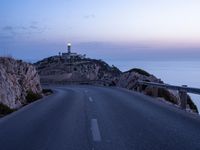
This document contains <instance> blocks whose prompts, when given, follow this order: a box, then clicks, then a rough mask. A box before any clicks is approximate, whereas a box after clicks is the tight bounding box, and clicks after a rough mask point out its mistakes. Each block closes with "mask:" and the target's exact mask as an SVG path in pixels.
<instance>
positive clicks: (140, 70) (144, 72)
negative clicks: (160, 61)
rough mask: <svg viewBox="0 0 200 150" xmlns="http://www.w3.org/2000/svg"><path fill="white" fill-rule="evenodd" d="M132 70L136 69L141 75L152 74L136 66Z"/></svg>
mask: <svg viewBox="0 0 200 150" xmlns="http://www.w3.org/2000/svg"><path fill="white" fill-rule="evenodd" d="M130 71H134V72H137V73H139V74H141V75H144V76H148V77H149V76H150V74H149V73H148V72H146V71H144V70H142V69H139V68H134V69H131V70H130Z"/></svg>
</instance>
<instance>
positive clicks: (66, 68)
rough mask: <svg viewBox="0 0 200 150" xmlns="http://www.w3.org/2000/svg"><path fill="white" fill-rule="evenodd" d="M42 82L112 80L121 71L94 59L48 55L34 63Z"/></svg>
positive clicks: (111, 81) (108, 81)
mask: <svg viewBox="0 0 200 150" xmlns="http://www.w3.org/2000/svg"><path fill="white" fill-rule="evenodd" d="M35 66H36V68H37V70H38V73H39V75H40V78H41V82H42V83H82V82H89V83H91V82H99V81H106V82H107V83H108V84H112V83H113V80H115V79H116V78H118V77H119V76H120V75H121V71H120V70H119V69H117V68H116V67H114V66H109V65H108V64H107V63H105V62H103V61H101V60H95V59H86V58H85V59H63V58H62V57H59V56H54V57H49V58H46V59H44V60H42V61H39V62H37V63H35Z"/></svg>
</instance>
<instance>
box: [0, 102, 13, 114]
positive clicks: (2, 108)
mask: <svg viewBox="0 0 200 150" xmlns="http://www.w3.org/2000/svg"><path fill="white" fill-rule="evenodd" d="M14 111H15V110H14V109H10V108H9V107H8V106H6V105H4V104H2V103H0V115H7V114H10V113H12V112H14Z"/></svg>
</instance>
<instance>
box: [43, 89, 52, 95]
mask: <svg viewBox="0 0 200 150" xmlns="http://www.w3.org/2000/svg"><path fill="white" fill-rule="evenodd" d="M42 93H43V94H44V95H51V94H52V93H53V91H52V90H51V89H43V90H42Z"/></svg>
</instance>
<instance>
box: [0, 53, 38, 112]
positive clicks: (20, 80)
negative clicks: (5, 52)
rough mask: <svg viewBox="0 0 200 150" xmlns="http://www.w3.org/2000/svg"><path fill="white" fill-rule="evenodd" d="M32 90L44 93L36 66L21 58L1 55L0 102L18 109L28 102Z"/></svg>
mask: <svg viewBox="0 0 200 150" xmlns="http://www.w3.org/2000/svg"><path fill="white" fill-rule="evenodd" d="M30 92H32V93H34V94H37V95H41V94H42V88H41V85H40V78H39V75H38V73H37V71H36V69H35V67H34V66H33V65H31V64H28V63H25V62H23V61H21V60H15V59H13V58H7V57H0V103H2V104H3V105H6V106H8V107H9V108H11V109H17V108H19V107H21V106H23V105H25V104H26V103H27V99H26V97H27V95H28V93H30Z"/></svg>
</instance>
